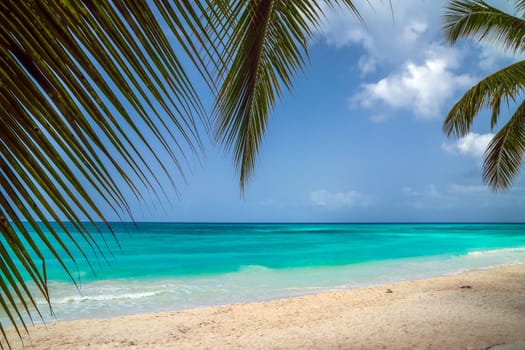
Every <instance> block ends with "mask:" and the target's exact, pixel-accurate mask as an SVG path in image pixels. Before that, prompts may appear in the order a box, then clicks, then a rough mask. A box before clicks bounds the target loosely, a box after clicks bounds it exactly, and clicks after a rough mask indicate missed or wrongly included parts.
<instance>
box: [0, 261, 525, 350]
mask: <svg viewBox="0 0 525 350" xmlns="http://www.w3.org/2000/svg"><path fill="white" fill-rule="evenodd" d="M462 286H470V287H471V288H461V287H462ZM387 289H390V290H391V291H392V293H386V290H387ZM30 332H31V339H30V338H28V337H26V338H24V342H25V345H26V349H86V348H90V349H114V348H117V349H118V348H129V349H498V350H504V349H506V350H510V349H519V350H523V349H525V265H517V266H509V267H502V268H496V269H492V270H487V271H475V272H469V273H465V274H461V275H457V276H447V277H442V278H435V279H429V280H421V281H413V282H403V283H396V284H390V285H385V286H379V287H373V288H363V289H355V290H348V291H342V292H333V293H332V292H331V293H322V294H317V295H309V296H304V297H297V298H290V299H284V300H276V301H270V302H262V303H246V304H235V305H228V306H220V307H210V308H203V309H195V310H187V311H180V312H166V313H159V314H150V315H136V316H127V317H115V318H111V319H94V320H83V321H72V322H58V323H52V324H48V325H47V329H46V327H45V326H43V325H38V326H35V327H31V328H30ZM10 334H11V335H12V336H13V332H12V331H11V332H10ZM12 339H13V342H14V344H15V348H21V347H22V346H21V344H20V342H19V341H18V340H17V339H16V337H15V338H12Z"/></svg>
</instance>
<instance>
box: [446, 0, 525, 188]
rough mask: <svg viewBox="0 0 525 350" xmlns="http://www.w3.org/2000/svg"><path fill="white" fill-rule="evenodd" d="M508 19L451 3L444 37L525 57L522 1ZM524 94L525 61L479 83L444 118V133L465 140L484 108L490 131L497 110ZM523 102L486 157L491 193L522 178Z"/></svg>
mask: <svg viewBox="0 0 525 350" xmlns="http://www.w3.org/2000/svg"><path fill="white" fill-rule="evenodd" d="M515 4H516V14H517V15H518V16H519V17H515V16H512V15H510V14H507V13H505V12H503V11H500V10H498V9H496V8H494V7H492V6H490V5H488V4H487V3H485V2H484V1H480V0H475V1H451V2H450V3H449V4H448V6H447V8H446V13H445V16H444V21H445V23H444V27H443V29H444V32H445V34H446V36H447V38H448V40H449V41H450V42H451V43H455V42H456V41H457V40H458V39H461V38H472V39H475V40H479V41H485V42H491V43H494V44H496V45H498V46H500V47H503V48H504V49H506V50H508V51H509V52H511V53H514V54H523V52H524V51H525V20H524V19H523V16H524V15H525V1H523V0H518V1H516V2H515ZM524 90H525V61H518V62H516V63H514V64H511V65H509V66H507V67H505V68H503V69H501V70H499V71H497V72H495V73H493V74H491V75H489V76H488V77H486V78H485V79H483V80H481V81H480V82H479V83H478V84H476V85H475V86H474V87H472V88H471V89H470V90H469V91H467V92H466V93H465V95H463V97H462V98H461V99H460V100H459V101H458V102H457V103H456V104H455V105H454V107H453V108H452V109H451V110H450V112H449V113H448V115H447V117H446V119H445V122H444V124H443V130H444V131H445V132H446V133H447V134H448V135H449V136H450V135H455V136H457V137H460V136H464V135H466V134H467V133H468V132H469V131H470V129H471V127H472V124H473V121H474V118H475V117H476V115H477V114H478V113H479V112H480V111H481V109H482V108H489V109H491V111H492V117H491V125H490V126H491V129H493V128H494V127H495V126H496V124H497V122H498V119H499V116H500V108H501V104H502V103H504V104H506V105H510V104H513V103H516V102H520V101H521V99H522V98H523V93H524ZM524 113H525V107H524V105H523V102H522V103H521V105H520V106H519V107H518V109H517V110H516V112H515V113H514V115H513V116H512V117H511V119H510V121H509V122H508V123H507V124H505V125H504V126H503V128H502V129H501V130H500V131H499V132H498V133H497V134H496V136H495V137H494V138H493V140H492V141H491V142H490V144H489V146H488V149H487V151H486V152H485V162H484V171H483V179H484V180H485V181H486V182H487V183H488V184H489V185H490V186H491V187H492V189H493V190H501V189H506V188H508V187H510V186H511V184H512V181H513V179H514V178H515V177H516V175H517V174H518V173H519V172H520V168H521V163H522V158H523V152H524V150H525V148H524V144H525V132H524V124H523V123H524Z"/></svg>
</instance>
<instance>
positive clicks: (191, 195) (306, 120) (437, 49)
mask: <svg viewBox="0 0 525 350" xmlns="http://www.w3.org/2000/svg"><path fill="white" fill-rule="evenodd" d="M498 3H500V4H501V3H503V5H504V6H506V7H507V8H508V9H510V10H511V9H512V2H511V1H509V2H498ZM356 4H357V5H358V7H359V9H360V11H361V13H362V16H363V18H364V20H365V22H366V24H365V25H363V24H361V23H359V22H358V21H357V20H356V19H355V17H354V15H353V14H351V13H350V12H344V11H341V10H340V9H338V10H336V11H329V12H328V14H327V18H326V21H325V24H324V25H323V27H322V29H320V30H319V31H317V32H316V35H315V39H314V41H313V42H312V44H311V47H310V55H311V57H310V64H309V65H308V66H307V68H306V70H305V72H304V73H302V74H300V75H299V77H298V78H297V79H296V80H295V87H294V90H293V91H292V92H291V93H287V94H285V96H284V98H283V100H282V101H281V103H279V104H278V106H277V107H276V110H275V111H274V113H273V114H272V115H271V117H270V121H269V127H268V129H267V134H266V136H265V139H264V142H263V146H262V149H261V151H260V155H259V158H258V161H257V167H256V172H255V176H254V177H253V179H252V180H251V182H250V183H249V185H248V187H247V188H246V191H245V194H244V197H242V196H241V193H240V190H239V184H238V174H237V173H236V171H235V169H234V166H233V162H232V159H231V156H230V155H229V154H227V153H225V152H224V150H223V149H222V148H221V146H220V145H217V144H215V143H214V142H213V141H212V140H208V139H206V140H205V151H206V156H205V159H204V161H203V162H202V165H199V164H198V163H197V164H196V165H195V166H192V167H191V169H189V170H188V172H187V178H188V183H187V184H184V183H183V182H181V181H178V185H179V186H178V191H179V193H178V194H177V193H176V191H175V190H174V189H173V188H172V187H171V185H169V183H167V181H166V183H164V189H165V191H166V197H167V198H169V199H170V202H171V203H168V201H167V200H164V199H163V200H161V202H160V203H159V201H158V200H157V199H155V198H154V197H153V196H146V199H145V200H144V201H142V202H135V201H133V200H131V202H130V204H131V207H132V212H133V215H134V218H135V220H138V221H199V222H202V221H205V222H209V221H226V222H236V221H242V222H246V221H251V222H253V221H255V222H286V221H291V222H297V221H300V222H311V221H313V222H331V221H336V222H399V221H401V222H422V221H423V222H442V221H444V222H447V221H454V222H457V221H469V222H471V221H523V219H522V218H523V213H524V211H525V178H524V176H521V177H519V178H518V180H517V181H516V183H515V186H514V187H513V188H512V189H511V190H510V191H507V192H504V193H493V192H491V191H490V190H489V189H488V188H487V187H486V186H485V185H484V184H483V182H482V180H481V165H482V154H483V151H484V148H485V146H486V144H487V143H488V141H489V140H490V137H491V135H492V134H491V133H490V130H489V122H488V120H487V116H486V115H481V116H479V117H478V120H477V121H476V123H475V124H474V128H473V130H472V133H471V134H470V135H468V136H467V137H466V138H464V139H461V140H455V139H448V138H447V137H446V135H445V134H444V133H443V132H442V130H441V125H442V122H443V119H444V117H445V115H446V113H447V112H448V110H449V109H450V108H451V107H452V105H453V103H454V102H455V101H456V100H457V99H458V98H459V97H460V96H461V95H462V93H463V92H465V91H466V90H467V89H468V88H469V87H470V86H472V85H473V84H474V83H475V82H477V80H478V79H479V78H480V77H483V76H485V75H487V74H488V73H490V72H491V71H494V70H495V69H497V68H498V67H502V66H504V65H506V64H508V63H510V62H512V61H513V60H515V59H516V58H513V57H509V56H507V55H506V54H505V53H504V52H502V51H500V50H498V49H495V48H493V47H490V46H480V45H477V44H474V43H472V42H461V43H460V44H459V45H456V46H454V47H450V46H449V45H448V44H447V43H446V42H445V41H444V40H443V35H442V34H441V32H440V25H441V18H440V15H441V14H442V13H443V6H444V4H445V1H437V0H430V1H421V0H398V1H395V0H394V1H392V5H393V9H394V15H393V18H392V13H391V12H390V8H389V6H388V3H387V2H386V1H383V2H381V1H378V0H376V1H372V2H371V4H372V6H371V5H369V4H367V3H366V2H365V1H357V2H356ZM504 114H506V112H504ZM507 114H508V113H507ZM502 120H503V121H504V120H505V118H502ZM107 213H108V216H109V218H110V219H114V218H115V217H114V216H112V213H111V212H110V211H109V210H108V212H107Z"/></svg>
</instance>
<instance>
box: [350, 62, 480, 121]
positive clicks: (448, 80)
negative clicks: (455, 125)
mask: <svg viewBox="0 0 525 350" xmlns="http://www.w3.org/2000/svg"><path fill="white" fill-rule="evenodd" d="M435 56H436V55H434V54H432V53H429V58H427V59H426V60H425V61H424V62H423V64H421V65H417V64H414V63H412V62H409V63H407V64H406V65H405V66H404V67H403V69H402V70H401V71H400V72H397V73H393V74H391V75H389V76H387V77H385V78H383V79H381V80H379V81H378V82H376V83H371V84H363V85H362V88H361V91H360V92H359V93H357V94H356V95H354V96H353V97H351V102H352V103H353V104H358V105H360V106H361V107H367V108H372V107H373V108H376V107H377V102H378V101H380V102H382V103H384V104H386V105H387V106H389V107H392V108H402V109H408V110H412V111H413V112H414V114H415V115H416V117H419V118H422V119H432V118H437V117H439V116H441V114H442V106H443V104H444V103H445V102H446V101H447V100H449V99H450V98H451V97H452V96H454V95H455V93H456V92H457V91H461V90H464V89H465V88H467V87H470V86H471V85H472V84H473V83H474V78H473V77H472V76H470V75H468V74H459V75H456V74H454V72H453V71H452V70H451V67H453V66H454V65H455V64H456V62H457V60H455V59H447V58H446V56H441V57H435ZM450 56H451V57H452V55H450Z"/></svg>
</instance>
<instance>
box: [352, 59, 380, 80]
mask: <svg viewBox="0 0 525 350" xmlns="http://www.w3.org/2000/svg"><path fill="white" fill-rule="evenodd" d="M357 66H358V67H359V71H361V76H362V77H363V76H365V75H367V74H369V73H373V72H375V70H376V68H377V61H376V59H375V58H373V57H370V56H361V58H359V61H358V62H357Z"/></svg>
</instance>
